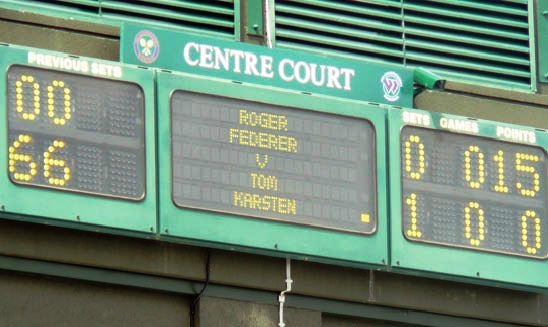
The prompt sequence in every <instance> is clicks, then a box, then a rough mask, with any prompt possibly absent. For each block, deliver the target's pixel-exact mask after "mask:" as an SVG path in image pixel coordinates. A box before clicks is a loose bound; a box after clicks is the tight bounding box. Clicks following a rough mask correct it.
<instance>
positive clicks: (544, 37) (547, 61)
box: [537, 1, 548, 83]
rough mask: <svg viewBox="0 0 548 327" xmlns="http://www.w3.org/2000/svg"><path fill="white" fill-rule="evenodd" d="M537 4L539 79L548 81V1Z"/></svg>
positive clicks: (544, 81)
mask: <svg viewBox="0 0 548 327" xmlns="http://www.w3.org/2000/svg"><path fill="white" fill-rule="evenodd" d="M537 6H538V8H537V35H538V39H537V42H538V56H537V58H538V69H539V71H538V74H539V78H538V80H539V82H542V83H548V3H547V2H546V1H539V2H538V4H537Z"/></svg>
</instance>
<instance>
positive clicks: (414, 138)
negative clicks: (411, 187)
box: [404, 135, 425, 179]
mask: <svg viewBox="0 0 548 327" xmlns="http://www.w3.org/2000/svg"><path fill="white" fill-rule="evenodd" d="M413 147H416V148H417V149H418V151H417V152H418V154H419V156H418V160H419V163H418V167H419V169H418V170H416V169H415V170H414V169H413V165H412V163H413V155H412V154H411V152H412V150H413ZM404 151H405V171H406V172H408V173H409V177H410V178H411V179H421V178H422V175H423V174H424V171H425V156H424V144H422V143H421V139H420V137H419V136H418V135H410V136H409V138H408V140H407V141H405V148H404Z"/></svg>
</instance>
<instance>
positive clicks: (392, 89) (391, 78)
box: [381, 72, 402, 102]
mask: <svg viewBox="0 0 548 327" xmlns="http://www.w3.org/2000/svg"><path fill="white" fill-rule="evenodd" d="M381 83H382V89H383V91H384V98H385V99H386V100H388V101H390V102H394V101H396V100H398V99H399V98H400V90H401V87H402V81H401V78H400V75H398V74H397V73H395V72H387V73H385V74H384V75H382V77H381Z"/></svg>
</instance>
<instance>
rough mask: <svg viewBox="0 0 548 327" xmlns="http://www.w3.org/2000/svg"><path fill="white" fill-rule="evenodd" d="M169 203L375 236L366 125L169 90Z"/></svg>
mask: <svg viewBox="0 0 548 327" xmlns="http://www.w3.org/2000/svg"><path fill="white" fill-rule="evenodd" d="M171 142H172V157H171V161H172V198H173V202H174V203H175V204H176V205H177V206H179V207H186V208H197V209H205V210H211V211H218V212H226V213H234V214H240V215H244V216H251V217H257V218H266V219H274V220H280V221H285V222H290V223H296V224H302V225H310V226H316V227H322V228H328V229H338V230H345V231H352V232H358V233H368V234H369V233H373V232H374V231H375V229H376V224H377V214H376V182H375V176H376V172H375V131H374V128H373V126H372V125H371V123H370V122H369V121H367V120H363V119H357V118H352V117H346V116H339V115H333V114H328V113H320V112H314V111H307V110H302V109H301V110H298V109H291V108H286V107H279V106H273V105H266V104H259V103H254V102H249V101H244V100H238V99H231V98H225V97H220V96H213V95H206V94H198V93H191V92H186V91H176V92H174V93H173V94H172V97H171Z"/></svg>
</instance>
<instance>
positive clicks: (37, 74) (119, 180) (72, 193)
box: [0, 46, 157, 232]
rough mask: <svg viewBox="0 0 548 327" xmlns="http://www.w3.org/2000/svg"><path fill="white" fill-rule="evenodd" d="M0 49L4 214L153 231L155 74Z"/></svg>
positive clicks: (0, 188)
mask: <svg viewBox="0 0 548 327" xmlns="http://www.w3.org/2000/svg"><path fill="white" fill-rule="evenodd" d="M0 53H1V55H0V69H1V71H2V74H3V77H2V78H0V90H2V91H1V92H2V93H3V97H2V99H1V101H0V126H2V128H3V129H4V133H0V149H2V151H3V155H1V156H0V167H1V169H0V171H1V172H0V203H1V205H2V211H3V212H6V213H8V214H14V215H15V216H17V217H21V215H22V217H29V219H33V218H31V217H35V218H39V219H40V218H48V219H49V218H51V219H54V222H56V223H59V222H61V224H62V223H64V222H71V223H75V224H77V226H79V225H81V226H82V228H85V226H88V227H89V226H99V227H105V228H116V229H122V230H130V231H136V232H151V231H156V229H157V222H156V213H157V208H156V182H155V175H156V174H155V171H156V164H155V117H154V74H153V72H152V71H150V70H147V69H141V68H136V67H130V66H127V65H121V64H119V63H114V62H108V61H100V60H95V59H88V58H83V57H76V56H69V55H66V54H62V53H57V52H49V51H44V50H39V49H31V48H19V47H15V46H1V47H0ZM23 219H25V218H23Z"/></svg>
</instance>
